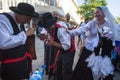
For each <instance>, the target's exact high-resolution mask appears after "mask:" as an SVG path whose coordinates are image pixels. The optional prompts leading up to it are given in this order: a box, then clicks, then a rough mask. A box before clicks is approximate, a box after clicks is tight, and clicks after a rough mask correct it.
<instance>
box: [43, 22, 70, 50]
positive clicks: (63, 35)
mask: <svg viewBox="0 0 120 80" xmlns="http://www.w3.org/2000/svg"><path fill="white" fill-rule="evenodd" d="M57 24H59V25H61V26H63V27H65V28H67V26H66V24H65V23H64V22H57ZM65 28H59V29H58V32H57V36H58V39H59V41H60V43H61V45H62V48H63V49H64V50H68V49H69V48H70V47H71V36H70V34H68V33H67V32H66V29H65ZM41 32H42V33H41V34H45V33H46V32H47V31H46V30H45V29H44V28H43V29H42V31H41Z"/></svg>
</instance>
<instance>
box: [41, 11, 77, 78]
mask: <svg viewBox="0 0 120 80" xmlns="http://www.w3.org/2000/svg"><path fill="white" fill-rule="evenodd" d="M42 21H43V23H42V26H43V27H44V28H45V29H46V30H47V32H48V33H49V34H50V38H48V39H46V40H45V42H46V44H47V45H49V46H51V50H50V51H51V55H50V54H49V55H50V56H51V58H52V59H51V63H50V65H49V66H48V68H50V69H53V72H54V73H55V71H56V73H55V74H56V78H57V80H71V78H72V65H73V58H74V54H75V46H74V43H73V40H72V39H71V36H70V35H69V34H68V33H67V32H66V29H65V28H63V27H62V26H61V25H59V24H58V23H57V18H55V17H53V16H52V14H51V13H49V12H47V13H44V14H43V15H42ZM49 53H50V52H49Z"/></svg>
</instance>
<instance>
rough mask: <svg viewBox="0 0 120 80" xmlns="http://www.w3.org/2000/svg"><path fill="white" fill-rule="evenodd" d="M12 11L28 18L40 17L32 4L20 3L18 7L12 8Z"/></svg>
mask: <svg viewBox="0 0 120 80" xmlns="http://www.w3.org/2000/svg"><path fill="white" fill-rule="evenodd" d="M9 9H10V10H12V11H13V12H16V13H19V14H23V15H26V16H32V17H38V16H39V15H38V13H37V12H35V10H34V7H33V6H32V5H31V4H28V3H23V2H21V3H19V4H18V6H17V7H10V8H9Z"/></svg>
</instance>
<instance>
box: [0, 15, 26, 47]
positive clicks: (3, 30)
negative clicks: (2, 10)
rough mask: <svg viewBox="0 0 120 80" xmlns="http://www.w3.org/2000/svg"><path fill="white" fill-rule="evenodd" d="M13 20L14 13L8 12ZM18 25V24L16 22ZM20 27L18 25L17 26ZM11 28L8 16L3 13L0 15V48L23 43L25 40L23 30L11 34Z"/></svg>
mask: <svg viewBox="0 0 120 80" xmlns="http://www.w3.org/2000/svg"><path fill="white" fill-rule="evenodd" d="M9 14H10V15H11V16H12V17H13V19H14V20H15V15H14V13H9ZM17 25H18V26H19V24H18V23H17ZM19 27H20V26H19ZM19 29H20V28H19ZM13 33H14V32H13V28H12V26H11V23H10V22H9V20H8V18H7V17H6V16H4V15H0V37H1V38H0V49H10V48H14V47H17V46H19V45H23V44H25V42H26V39H27V37H26V35H25V33H24V31H22V32H20V33H19V34H17V35H13Z"/></svg>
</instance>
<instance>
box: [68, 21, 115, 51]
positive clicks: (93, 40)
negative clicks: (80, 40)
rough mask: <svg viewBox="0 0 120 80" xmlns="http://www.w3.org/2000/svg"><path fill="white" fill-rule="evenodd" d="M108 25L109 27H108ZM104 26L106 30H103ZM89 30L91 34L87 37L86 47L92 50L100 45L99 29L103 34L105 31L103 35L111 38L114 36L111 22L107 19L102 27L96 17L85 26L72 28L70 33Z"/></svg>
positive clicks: (75, 33) (80, 32)
mask: <svg viewBox="0 0 120 80" xmlns="http://www.w3.org/2000/svg"><path fill="white" fill-rule="evenodd" d="M106 27H107V29H106ZM102 28H103V29H104V31H101V29H102ZM87 31H89V35H88V36H87V38H86V40H85V47H86V48H87V49H88V50H90V51H94V48H95V47H97V45H98V41H99V36H98V31H99V32H100V33H101V34H102V33H105V34H104V35H102V36H106V37H108V38H110V39H112V38H113V35H112V30H111V29H110V26H109V24H108V23H107V22H106V21H105V22H104V24H102V25H101V27H100V28H98V24H97V21H96V20H95V19H94V20H92V21H89V22H88V23H87V24H86V25H85V26H84V27H81V28H77V29H74V30H70V34H71V35H78V34H82V33H85V32H87ZM105 31H106V32H105ZM108 35H109V36H108Z"/></svg>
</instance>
